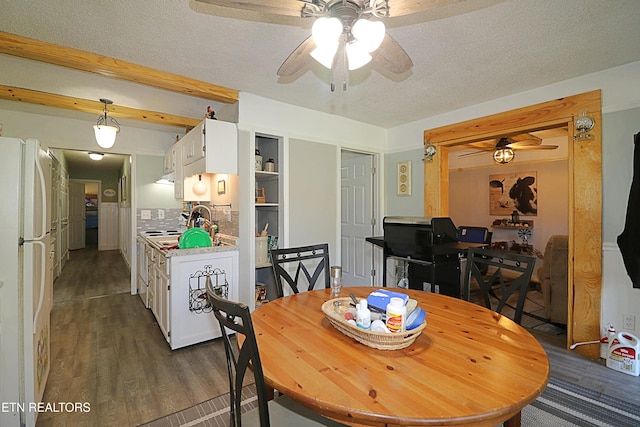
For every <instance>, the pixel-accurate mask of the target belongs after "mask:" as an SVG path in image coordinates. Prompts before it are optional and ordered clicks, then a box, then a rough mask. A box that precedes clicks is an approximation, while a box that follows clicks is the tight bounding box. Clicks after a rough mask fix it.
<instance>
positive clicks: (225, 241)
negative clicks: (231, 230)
mask: <svg viewBox="0 0 640 427" xmlns="http://www.w3.org/2000/svg"><path fill="white" fill-rule="evenodd" d="M146 238H147V239H148V240H149V241H150V242H151V243H152V244H153V245H154V246H155V247H156V248H158V249H161V250H170V249H179V248H178V243H179V238H180V236H147V237H146ZM212 246H214V247H215V246H227V247H228V246H238V238H237V237H235V236H229V235H227V234H220V233H218V234H216V238H215V241H214V242H213V245H212Z"/></svg>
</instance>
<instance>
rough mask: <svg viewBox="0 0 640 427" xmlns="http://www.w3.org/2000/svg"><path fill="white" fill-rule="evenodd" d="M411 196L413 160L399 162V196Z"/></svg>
mask: <svg viewBox="0 0 640 427" xmlns="http://www.w3.org/2000/svg"><path fill="white" fill-rule="evenodd" d="M410 195H411V160H407V161H404V162H398V196H410Z"/></svg>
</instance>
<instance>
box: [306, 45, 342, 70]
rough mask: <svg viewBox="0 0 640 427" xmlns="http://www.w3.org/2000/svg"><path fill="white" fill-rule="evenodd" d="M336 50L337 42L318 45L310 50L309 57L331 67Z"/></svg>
mask: <svg viewBox="0 0 640 427" xmlns="http://www.w3.org/2000/svg"><path fill="white" fill-rule="evenodd" d="M337 51H338V42H336V43H334V44H324V45H319V46H317V47H316V48H315V49H313V50H312V51H311V57H312V58H313V59H315V60H316V61H318V62H319V63H320V64H322V65H323V66H324V67H325V68H329V69H331V67H333V60H334V58H335V57H336V52H337Z"/></svg>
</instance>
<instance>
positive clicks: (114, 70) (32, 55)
mask: <svg viewBox="0 0 640 427" xmlns="http://www.w3.org/2000/svg"><path fill="white" fill-rule="evenodd" d="M0 53H4V54H7V55H12V56H17V57H20V58H27V59H32V60H34V61H40V62H46V63H48V64H54V65H59V66H62V67H67V68H73V69H76V70H81V71H87V72H90V73H95V74H99V75H101V76H105V77H111V78H116V79H120V80H127V81H130V82H134V83H139V84H143V85H147V86H153V87H157V88H160V89H165V90H169V91H172V92H177V93H181V94H184V95H190V96H195V97H198V98H204V99H211V100H213V101H218V102H223V103H226V104H234V103H236V102H238V91H237V90H235V89H229V88H226V87H223V86H217V85H214V84H211V83H206V82H203V81H199V80H194V79H191V78H188V77H183V76H179V75H177V74H171V73H166V72H164V71H158V70H154V69H153V68H149V67H144V66H142V65H136V64H133V63H130V62H126V61H121V60H118V59H115V58H109V57H107V56H102V55H97V54H94V53H90V52H85V51H82V50H76V49H72V48H68V47H64V46H59V45H55V44H51V43H45V42H41V41H38V40H33V39H28V38H25V37H20V36H16V35H14V34H9V33H5V32H1V31H0Z"/></svg>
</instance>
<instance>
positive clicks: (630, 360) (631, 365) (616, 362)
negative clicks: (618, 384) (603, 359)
mask: <svg viewBox="0 0 640 427" xmlns="http://www.w3.org/2000/svg"><path fill="white" fill-rule="evenodd" d="M638 353H640V340H638V337H636V336H635V335H633V334H630V333H628V332H619V333H618V334H616V335H615V337H614V338H613V339H612V340H609V355H608V356H607V367H608V368H611V369H614V370H616V371H620V372H622V373H624V374H628V375H633V376H636V377H637V376H638V375H640V361H639V360H638Z"/></svg>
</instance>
